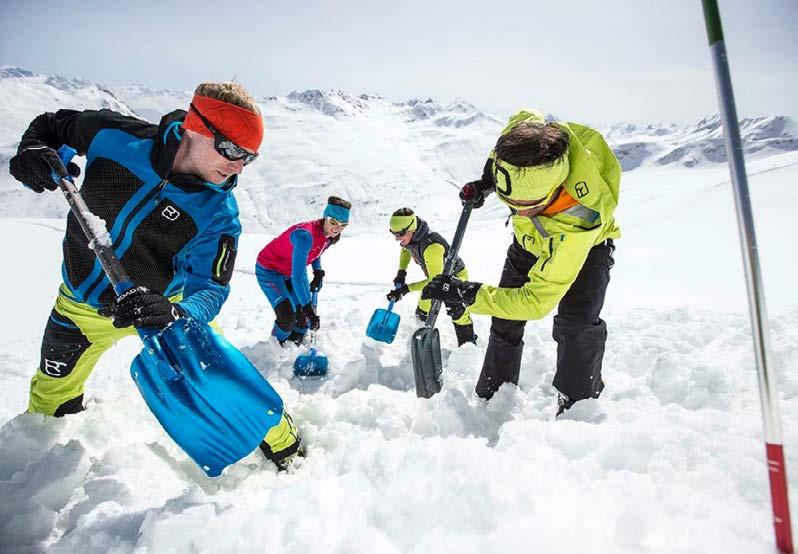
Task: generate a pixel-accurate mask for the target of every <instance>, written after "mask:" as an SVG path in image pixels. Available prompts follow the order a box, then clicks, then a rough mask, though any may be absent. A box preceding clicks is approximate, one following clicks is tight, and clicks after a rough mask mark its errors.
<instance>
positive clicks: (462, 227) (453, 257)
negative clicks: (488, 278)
mask: <svg viewBox="0 0 798 554" xmlns="http://www.w3.org/2000/svg"><path fill="white" fill-rule="evenodd" d="M473 209H474V203H473V202H472V201H471V200H469V201H467V202H466V203H465V204H464V205H463V211H462V213H461V214H460V220H459V221H458V222H457V230H455V232H454V239H452V247H451V248H449V255H448V256H447V257H446V263H444V264H443V273H442V275H451V274H452V270H453V269H454V264H455V262H456V261H457V254H458V253H459V252H460V245H461V244H462V243H463V237H464V236H465V231H466V226H467V225H468V218H469V217H471V210H473ZM440 309H441V301H440V300H433V301H432V306H430V309H429V315H428V316H427V321H426V323H425V325H426V326H427V327H435V320H436V319H438V312H439V311H440Z"/></svg>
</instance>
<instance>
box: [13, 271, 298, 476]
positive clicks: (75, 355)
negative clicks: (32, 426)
mask: <svg viewBox="0 0 798 554" xmlns="http://www.w3.org/2000/svg"><path fill="white" fill-rule="evenodd" d="M179 299H180V296H176V297H172V298H170V300H172V301H173V302H176V301H178V300H179ZM211 327H213V328H214V330H215V331H216V332H217V333H221V332H222V330H221V328H220V327H219V326H218V325H217V324H216V323H215V322H212V323H211ZM135 334H136V330H135V328H134V327H126V328H124V329H117V328H116V327H114V325H113V322H112V321H111V319H110V318H108V317H103V316H101V315H100V314H98V313H97V310H96V309H94V308H92V307H91V306H89V305H88V304H83V303H79V302H75V301H74V300H71V299H70V298H69V296H68V290H67V289H66V288H65V287H64V286H62V287H61V290H60V291H59V294H58V298H57V299H56V301H55V306H54V307H53V311H52V312H51V313H50V318H49V319H48V320H47V327H46V328H45V330H44V338H43V339H42V352H41V360H40V362H39V367H38V369H37V370H36V373H35V374H34V375H33V378H32V379H31V382H30V399H29V402H28V412H29V413H40V414H46V415H55V416H63V415H66V414H71V413H76V412H79V411H81V410H82V409H83V387H84V385H85V384H86V379H88V378H89V375H91V371H92V370H93V369H94V366H95V365H96V364H97V361H98V360H99V359H100V356H101V355H102V354H103V352H105V351H106V350H108V349H109V348H110V347H111V346H113V344H114V343H115V342H116V341H118V340H119V339H121V338H122V337H126V336H129V335H135ZM299 442H300V441H299V438H298V433H297V429H296V427H295V426H294V424H293V423H292V421H291V418H290V417H288V415H287V414H285V413H284V414H283V417H282V418H281V419H280V422H279V423H278V424H277V425H275V426H274V427H272V428H271V429H269V431H268V432H267V433H266V437H265V439H264V444H262V445H261V449H262V450H264V453H265V454H266V455H267V457H268V458H269V459H271V460H272V461H274V462H275V463H278V465H279V462H281V461H282V460H283V459H284V458H285V457H286V456H288V455H290V454H293V453H295V452H296V450H297V448H298V447H299ZM267 451H268V452H267Z"/></svg>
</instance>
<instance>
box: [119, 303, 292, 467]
mask: <svg viewBox="0 0 798 554" xmlns="http://www.w3.org/2000/svg"><path fill="white" fill-rule="evenodd" d="M130 373H131V375H132V377H133V380H134V381H135V382H136V386H138V388H139V391H140V392H141V396H142V397H143V398H144V401H145V402H146V403H147V406H148V407H149V408H150V411H152V413H153V414H154V415H155V417H156V418H157V419H158V421H159V422H160V423H161V425H162V426H163V428H164V430H165V431H166V432H167V433H168V434H169V436H170V437H172V439H173V440H174V441H175V442H176V443H177V444H178V446H180V447H181V448H182V449H183V450H184V451H185V452H186V454H188V455H189V456H190V457H191V458H192V459H193V460H194V461H195V462H196V463H197V465H199V466H200V467H201V468H202V469H203V470H205V473H207V474H208V475H209V476H210V477H216V476H217V475H219V474H220V473H221V472H222V470H223V469H224V468H225V467H227V466H228V465H230V464H232V463H235V462H237V461H238V460H240V459H241V458H243V457H244V456H246V455H247V454H249V453H250V452H252V451H253V450H254V449H255V448H256V447H257V446H258V445H259V444H260V442H261V441H262V440H263V437H264V436H265V435H266V432H267V431H268V430H269V429H271V428H272V427H273V426H275V425H277V423H279V421H280V417H281V416H282V413H283V401H282V399H281V398H280V396H279V395H278V394H277V392H276V391H275V390H274V389H273V388H272V387H271V385H269V383H267V382H266V380H265V379H264V378H263V377H262V376H261V374H260V373H259V372H258V370H257V369H255V367H254V366H253V365H252V363H250V361H249V360H248V359H247V358H246V357H245V356H244V355H243V354H242V353H241V352H239V351H238V350H237V349H236V348H235V347H234V346H233V345H232V344H230V343H229V342H228V341H227V340H226V339H225V338H224V337H222V336H220V335H218V334H216V333H214V332H213V331H212V330H211V329H210V328H209V327H208V326H207V325H206V324H204V323H200V322H198V321H195V320H193V319H190V318H181V319H178V320H177V321H176V322H175V323H174V324H172V325H171V326H169V327H167V328H166V329H164V330H163V332H161V333H159V334H157V335H152V336H149V337H147V338H145V339H144V349H143V350H142V351H141V353H140V354H139V355H138V356H136V359H135V360H133V364H132V365H131V367H130Z"/></svg>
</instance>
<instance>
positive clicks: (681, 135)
mask: <svg viewBox="0 0 798 554" xmlns="http://www.w3.org/2000/svg"><path fill="white" fill-rule="evenodd" d="M604 134H605V136H606V137H607V140H608V141H609V143H610V144H611V145H612V147H613V150H615V153H616V155H617V156H618V159H619V160H620V161H621V165H622V166H623V168H624V170H626V171H628V170H631V169H635V168H637V167H640V166H642V165H669V164H679V165H683V166H685V167H694V166H697V165H700V164H702V163H707V162H710V163H720V162H726V150H725V148H724V146H723V128H722V126H721V121H720V116H718V115H717V114H713V115H710V116H707V117H705V118H703V119H701V120H700V121H698V122H697V123H695V124H693V125H689V126H687V127H684V128H678V127H676V126H675V125H669V126H664V125H648V126H645V127H637V126H635V125H632V124H629V123H621V124H617V125H613V126H612V127H610V128H609V129H605V130H604ZM740 135H741V138H742V140H743V146H744V150H745V153H746V156H747V157H749V158H750V157H752V156H757V157H758V156H763V155H765V156H766V155H772V154H776V153H779V152H786V151H790V150H798V125H796V123H795V122H794V121H792V120H791V119H790V118H788V117H785V116H783V115H775V116H769V117H755V118H747V119H743V120H742V121H740Z"/></svg>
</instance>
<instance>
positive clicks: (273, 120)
mask: <svg viewBox="0 0 798 554" xmlns="http://www.w3.org/2000/svg"><path fill="white" fill-rule="evenodd" d="M190 97H191V93H190V92H189V91H170V90H152V89H150V88H147V87H144V86H140V85H131V86H124V87H105V86H102V85H98V84H95V83H91V82H89V81H87V80H85V79H80V78H76V79H67V78H63V77H57V76H51V75H41V74H34V73H32V72H30V71H26V70H24V69H20V68H16V67H12V66H3V67H1V68H0V215H4V216H38V217H51V216H60V215H63V214H64V213H65V211H66V208H65V206H64V203H63V201H62V199H61V198H59V197H57V196H56V195H46V196H31V195H30V194H29V193H28V192H27V191H25V190H23V189H21V188H20V187H19V186H18V184H17V183H16V182H14V181H13V180H12V179H11V178H10V176H9V175H8V173H7V171H6V169H5V168H6V167H7V163H8V159H9V158H10V157H11V156H12V155H13V153H14V152H15V149H16V146H17V144H18V141H19V137H20V136H21V134H22V132H23V131H24V129H25V128H26V126H27V125H28V123H29V122H30V120H31V119H32V118H33V117H35V116H36V115H38V114H39V113H41V112H43V111H46V110H56V109H59V108H65V107H68V108H75V109H87V108H111V109H114V110H118V111H120V112H122V113H126V114H135V115H137V116H138V117H141V118H143V119H146V120H149V121H153V122H157V121H158V120H159V119H160V116H161V115H162V114H164V113H166V112H169V111H171V110H173V109H176V108H183V107H185V106H186V105H187V104H188V100H189V99H190ZM259 100H260V104H261V110H262V112H263V116H264V120H265V124H266V138H265V141H264V145H263V147H262V153H263V156H262V157H261V159H260V160H259V161H258V162H257V163H256V164H254V165H253V166H251V167H249V168H247V170H246V172H245V173H244V175H243V178H242V179H241V181H240V189H239V193H238V195H237V196H238V199H239V205H240V207H241V215H242V222H243V224H244V226H245V229H249V230H252V231H264V230H265V231H271V230H276V229H278V228H281V227H284V226H285V225H287V224H289V223H292V222H294V221H296V220H297V219H298V218H308V219H310V218H312V217H315V216H317V215H318V213H319V210H320V207H321V206H322V205H323V202H324V199H325V198H326V197H327V196H328V195H330V194H337V195H340V196H343V197H346V198H349V199H351V200H352V201H353V202H354V204H355V212H354V224H353V228H352V232H355V233H357V232H362V231H363V230H366V229H370V228H373V227H374V226H375V225H376V226H382V225H384V222H385V218H386V216H387V215H388V214H389V213H391V212H392V211H393V210H395V209H397V208H399V207H402V206H411V207H414V208H416V209H419V210H421V211H422V212H423V213H424V214H425V215H427V217H429V218H434V217H445V218H449V217H450V216H452V215H453V214H454V213H455V212H456V211H457V209H458V207H457V202H456V201H455V202H450V201H447V200H448V199H449V198H450V197H451V195H452V194H454V188H453V184H454V183H462V182H465V181H467V180H471V179H474V178H476V177H478V176H479V174H480V171H481V168H482V164H483V162H484V159H485V156H486V154H487V152H488V151H489V150H490V148H491V146H492V145H493V143H494V141H495V139H496V136H497V134H498V132H499V131H500V130H501V128H502V125H503V121H501V120H500V119H499V118H497V117H493V116H491V115H488V114H485V113H483V112H481V111H480V110H479V109H478V108H476V107H475V106H473V105H471V104H469V103H468V102H466V101H463V100H457V101H455V102H452V103H449V104H444V103H439V102H436V101H434V100H432V99H427V100H420V99H412V100H409V101H406V102H391V101H389V100H386V99H385V98H383V97H382V96H379V95H376V94H361V95H359V96H354V95H349V94H347V93H345V92H342V91H339V90H306V91H295V92H292V93H290V94H288V95H287V96H285V97H277V96H267V97H262V98H260V99H259ZM741 125H742V131H743V141H744V145H745V150H746V153H747V154H748V155H749V156H767V155H771V154H774V153H779V152H784V151H787V150H798V127H797V126H796V124H795V123H794V122H792V121H791V120H789V119H788V118H786V117H783V116H771V117H765V118H757V119H746V120H744V121H743V122H742V123H741ZM604 131H605V133H606V136H607V139H608V141H609V142H610V144H611V145H612V146H613V148H614V149H615V151H616V153H617V154H618V157H619V159H620V160H621V164H622V165H623V167H624V169H625V170H632V169H635V168H638V167H642V166H650V165H654V166H657V165H671V164H678V165H681V166H686V167H694V166H698V165H703V164H708V163H718V162H723V161H725V151H724V149H723V142H722V129H721V128H720V122H719V119H718V117H717V116H710V117H707V118H704V119H702V120H701V121H699V122H698V123H696V124H695V125H692V126H688V127H685V128H678V127H676V126H673V125H671V126H662V125H649V126H646V127H638V126H635V125H632V124H619V125H615V126H613V127H611V128H610V129H606V130H604Z"/></svg>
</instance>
